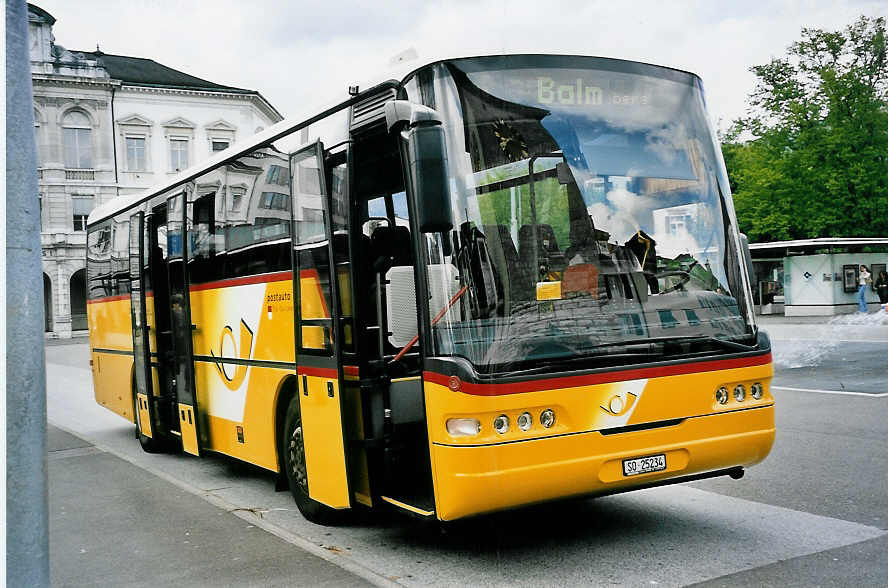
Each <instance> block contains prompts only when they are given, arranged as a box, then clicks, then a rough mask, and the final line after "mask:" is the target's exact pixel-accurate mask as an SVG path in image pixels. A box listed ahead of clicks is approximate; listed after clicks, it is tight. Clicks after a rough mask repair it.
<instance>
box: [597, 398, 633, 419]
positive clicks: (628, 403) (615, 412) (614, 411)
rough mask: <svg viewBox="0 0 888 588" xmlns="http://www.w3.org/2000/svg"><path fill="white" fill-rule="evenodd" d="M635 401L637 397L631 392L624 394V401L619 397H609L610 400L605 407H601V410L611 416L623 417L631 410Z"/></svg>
mask: <svg viewBox="0 0 888 588" xmlns="http://www.w3.org/2000/svg"><path fill="white" fill-rule="evenodd" d="M636 400H638V396H637V395H635V394H633V393H632V392H627V393H626V399H625V400H624V399H623V397H622V396H621V395H619V394H614V395H613V396H611V397H610V400H608V401H607V406H605V405H601V410H603V411H604V412H606V413H607V414H609V415H611V416H623V415H624V414H626V413H628V412H629V411H630V410H632V407H633V406H635V401H636Z"/></svg>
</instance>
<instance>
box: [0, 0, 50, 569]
mask: <svg viewBox="0 0 888 588" xmlns="http://www.w3.org/2000/svg"><path fill="white" fill-rule="evenodd" d="M28 47H29V45H28V9H27V6H26V4H25V0H6V147H7V149H6V341H7V346H6V580H7V584H8V585H9V586H49V517H48V513H47V475H46V372H45V368H44V354H43V342H44V340H43V276H42V270H41V260H40V255H41V254H40V212H39V210H40V205H39V201H38V198H37V151H36V147H35V144H34V99H33V94H32V91H31V67H30V61H29V56H28Z"/></svg>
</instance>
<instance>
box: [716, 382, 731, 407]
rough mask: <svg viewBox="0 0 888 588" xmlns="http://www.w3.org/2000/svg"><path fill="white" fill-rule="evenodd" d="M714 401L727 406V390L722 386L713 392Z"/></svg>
mask: <svg viewBox="0 0 888 588" xmlns="http://www.w3.org/2000/svg"><path fill="white" fill-rule="evenodd" d="M715 401H716V402H718V403H719V404H727V403H728V389H727V388H725V387H724V386H722V387H721V388H719V389H718V390H716V391H715Z"/></svg>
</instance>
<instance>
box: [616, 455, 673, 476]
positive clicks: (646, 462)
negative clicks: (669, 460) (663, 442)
mask: <svg viewBox="0 0 888 588" xmlns="http://www.w3.org/2000/svg"><path fill="white" fill-rule="evenodd" d="M665 469H666V454H665V453H659V454H657V455H648V456H647V457H635V458H632V459H624V460H623V476H627V477H628V476H637V475H638V474H648V473H650V472H661V471H663V470H665Z"/></svg>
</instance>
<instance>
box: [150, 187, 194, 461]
mask: <svg viewBox="0 0 888 588" xmlns="http://www.w3.org/2000/svg"><path fill="white" fill-rule="evenodd" d="M166 233H167V270H168V275H169V312H170V334H171V337H170V339H169V341H170V342H171V347H172V349H171V351H172V356H171V360H172V361H171V365H169V366H168V368H169V369H170V373H171V376H172V381H171V382H170V386H171V388H172V390H173V393H174V395H175V406H176V413H177V415H178V421H179V432H180V433H181V436H182V449H183V450H184V451H185V452H186V453H190V454H192V455H200V447H199V444H198V438H199V433H200V431H199V426H198V419H197V416H198V412H197V396H196V394H195V392H194V364H193V363H192V351H191V329H192V326H191V310H190V306H191V305H190V301H189V290H188V280H187V276H186V273H185V264H186V262H187V260H186V259H185V256H186V247H185V239H186V232H185V194H184V192H183V193H180V194H176V195H175V196H171V197H170V198H169V199H167V231H166ZM157 312H162V309H157ZM160 351H161V350H160V349H158V352H160Z"/></svg>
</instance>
